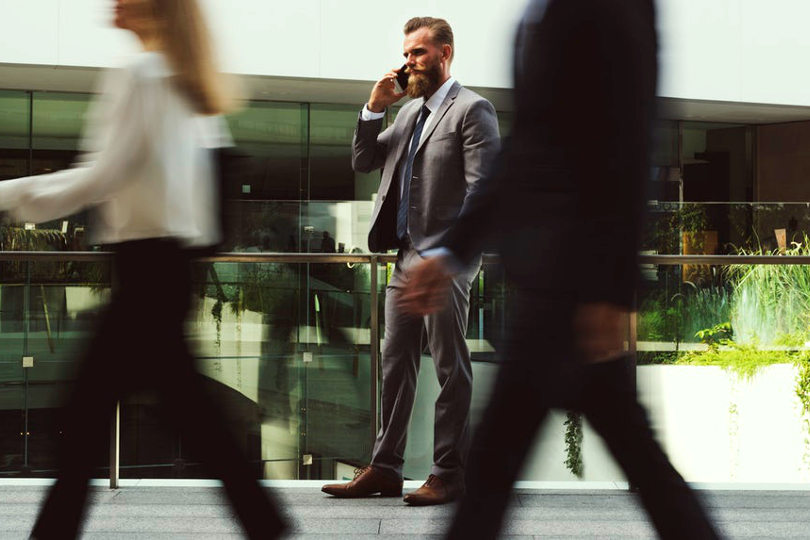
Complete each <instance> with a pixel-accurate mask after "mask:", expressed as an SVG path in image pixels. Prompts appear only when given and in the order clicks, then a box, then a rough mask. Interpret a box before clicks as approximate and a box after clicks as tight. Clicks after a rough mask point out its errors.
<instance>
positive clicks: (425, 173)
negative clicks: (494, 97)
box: [352, 82, 500, 252]
mask: <svg viewBox="0 0 810 540" xmlns="http://www.w3.org/2000/svg"><path fill="white" fill-rule="evenodd" d="M422 103H423V100H421V99H416V100H413V101H410V102H408V103H406V104H405V105H404V106H403V107H402V110H401V111H400V112H399V114H398V115H397V117H396V120H395V121H394V123H393V125H391V126H389V127H388V129H386V130H385V131H383V132H382V133H380V130H381V129H382V123H383V120H382V119H379V120H371V121H368V122H364V121H362V120H359V121H358V124H357V129H356V130H355V133H354V141H353V143H352V167H354V170H355V171H358V172H371V171H373V170H375V169H379V168H380V167H382V169H383V171H382V180H381V182H380V189H379V190H378V193H377V201H376V203H375V205H374V212H373V214H372V218H371V230H370V231H369V235H368V246H369V249H371V251H374V252H379V251H386V250H389V249H393V248H398V247H400V246H399V240H398V239H397V237H396V214H397V202H398V199H399V174H400V172H399V171H400V167H401V166H404V162H405V158H406V157H407V154H408V150H409V148H408V146H409V144H408V143H409V142H410V139H411V135H412V134H413V130H414V126H415V125H416V119H417V117H418V115H419V109H420V107H421V106H422ZM434 114H435V115H436V116H435V117H434V119H433V121H432V122H431V124H430V125H429V126H428V128H427V129H426V131H425V132H424V133H423V134H422V141H421V143H420V145H419V149H418V150H417V153H416V157H415V158H414V163H413V175H412V179H411V188H410V189H411V191H410V207H411V208H410V210H409V212H408V229H409V231H410V236H411V241H412V242H413V245H414V247H415V248H416V249H417V250H418V251H423V250H426V249H430V248H433V247H439V246H441V245H443V243H442V237H443V236H444V234H445V233H446V232H447V230H448V229H449V228H450V226H451V225H452V224H453V222H454V221H455V219H456V218H457V217H458V215H459V214H460V213H461V212H462V209H464V208H465V206H467V205H469V204H472V202H474V200H475V198H476V196H477V195H478V188H479V185H480V182H481V180H482V179H483V178H484V177H485V176H486V174H487V172H488V170H489V168H490V166H491V165H492V162H493V160H494V159H495V156H496V155H497V154H498V151H499V148H500V137H499V135H498V119H497V116H496V114H495V108H494V107H493V106H492V104H491V103H490V102H489V101H487V100H486V99H484V98H482V97H481V96H479V95H478V94H476V93H475V92H473V91H472V90H468V89H466V88H464V87H462V86H461V85H460V84H459V83H458V82H456V83H455V84H454V85H453V86H452V87H451V88H450V91H449V92H448V94H447V97H446V98H445V100H444V102H443V103H442V104H441V106H440V107H439V109H438V110H437V111H436V112H435V113H434Z"/></svg>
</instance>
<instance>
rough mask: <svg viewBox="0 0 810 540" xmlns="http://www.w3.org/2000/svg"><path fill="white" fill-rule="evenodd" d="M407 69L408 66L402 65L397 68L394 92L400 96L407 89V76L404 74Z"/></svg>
mask: <svg viewBox="0 0 810 540" xmlns="http://www.w3.org/2000/svg"><path fill="white" fill-rule="evenodd" d="M407 68H408V64H405V65H403V66H402V67H401V68H399V71H398V72H397V78H396V79H394V90H396V92H397V94H401V93H402V92H404V91H405V89H406V88H408V77H409V75H408V74H407V73H406V72H405V70H406V69H407Z"/></svg>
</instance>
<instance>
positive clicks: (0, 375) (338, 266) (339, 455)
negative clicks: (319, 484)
mask: <svg viewBox="0 0 810 540" xmlns="http://www.w3.org/2000/svg"><path fill="white" fill-rule="evenodd" d="M395 259H396V257H395V256H393V255H364V254H355V255H350V254H295V253H269V254H262V253H231V254H223V255H220V256H217V257H213V258H211V259H208V260H202V261H199V262H197V263H195V267H194V291H195V303H194V307H193V310H192V313H191V314H190V316H189V319H188V322H187V333H188V337H189V341H190V343H191V345H192V349H193V351H194V354H195V356H196V357H197V359H198V362H199V368H200V370H201V372H202V373H203V374H204V375H205V376H206V377H207V380H208V382H209V383H210V384H209V386H210V388H209V389H210V391H211V392H212V394H213V395H214V396H215V397H216V399H218V400H219V402H221V404H222V407H223V410H225V411H226V413H227V415H228V417H229V420H230V425H231V427H232V428H233V430H234V432H235V434H236V436H237V438H238V439H239V440H240V441H242V442H243V445H244V450H245V452H246V453H247V455H248V456H249V458H250V459H251V461H252V462H253V463H255V464H256V474H257V476H258V477H261V478H269V479H272V478H284V479H288V478H295V479H307V478H312V479H317V478H333V477H335V476H339V475H340V474H341V473H340V472H339V471H341V470H350V469H351V468H353V467H355V466H357V465H359V464H362V463H365V462H367V461H368V460H369V458H370V454H371V448H372V445H373V441H374V436H375V434H376V431H377V429H378V421H377V417H378V405H377V400H378V394H379V369H378V366H379V363H380V348H381V342H382V340H384V338H385V336H384V320H383V313H384V310H383V309H382V306H383V303H384V298H385V285H386V283H387V278H388V276H389V275H390V272H391V271H392V267H393V263H394V262H395ZM156 264H159V261H156ZM484 268H485V269H484V270H483V271H482V272H481V273H480V274H479V276H478V278H477V279H476V280H475V283H474V286H473V294H472V301H471V315H470V325H469V331H468V344H469V347H470V349H471V351H472V355H473V359H474V360H475V361H476V363H480V364H481V365H482V366H490V365H491V363H492V362H493V361H494V359H495V349H496V346H495V343H496V341H497V340H498V339H499V336H500V335H502V333H503V310H504V303H505V302H504V290H505V287H504V286H503V283H502V278H501V277H500V272H499V270H500V269H499V266H498V265H497V264H487V265H485V267H484ZM490 274H491V277H490ZM111 280H113V281H114V276H111V275H110V269H109V255H108V254H107V253H103V252H95V253H93V252H0V415H2V417H3V421H2V423H0V425H2V428H1V429H2V430H3V432H2V441H3V442H2V447H0V477H2V476H15V475H25V476H45V477H47V476H50V475H52V474H53V473H54V466H55V460H54V456H55V451H56V443H57V441H58V439H59V430H60V426H59V413H58V410H59V405H60V403H61V402H62V399H63V397H64V395H65V394H66V393H67V392H68V391H69V390H70V388H71V385H72V381H73V379H74V375H75V373H74V370H75V365H76V362H77V360H78V358H79V357H80V353H81V351H82V349H83V346H84V345H85V341H86V340H87V338H88V336H90V335H91V334H92V332H93V329H94V327H95V325H96V323H97V322H98V318H99V316H100V313H101V311H102V308H103V306H104V304H105V303H106V301H107V299H108V298H109V294H110V282H111ZM155 309H160V306H155ZM478 361H480V362H478ZM425 362H426V365H425V370H423V373H424V374H427V375H428V377H430V374H431V373H433V371H434V370H433V367H432V365H431V366H428V363H430V364H432V361H431V360H430V358H429V356H425ZM481 369H484V370H487V369H489V370H491V369H494V367H482V368H481ZM155 376H156V377H159V376H160V374H155ZM433 378H435V377H433ZM431 384H433V385H436V383H435V381H433V382H430V380H429V381H428V382H425V383H423V384H422V386H421V387H420V388H423V389H422V390H420V393H421V396H422V398H424V399H427V400H429V401H431V403H432V399H430V397H429V396H430V395H431V394H434V399H435V392H434V389H431V386H430V385H431ZM178 391H182V390H180V389H179V390H178ZM435 391H436V392H437V391H438V388H436V389H435ZM424 399H421V398H420V403H421V402H422V401H424ZM431 407H432V405H431ZM113 436H114V438H115V439H117V440H118V446H119V452H118V455H117V456H115V459H113V463H112V464H110V463H108V462H106V461H101V462H99V464H98V465H99V470H98V471H97V474H98V475H99V476H104V477H106V475H108V474H113V475H114V476H115V478H118V477H120V478H197V477H206V476H207V473H206V471H205V470H203V469H202V467H201V466H200V465H199V461H198V460H197V459H196V457H195V455H194V453H193V449H189V448H187V446H186V445H184V441H183V440H182V438H181V437H180V436H179V434H178V432H177V431H176V430H173V429H171V428H169V429H167V427H166V426H165V425H164V422H163V419H162V415H161V410H160V409H159V407H158V406H157V403H156V402H155V399H154V396H152V395H149V394H143V395H140V394H139V395H133V396H129V397H128V398H127V399H126V400H125V401H124V402H123V403H121V405H120V416H119V419H118V421H117V423H116V427H115V432H114V433H113ZM413 441H414V442H413V444H412V445H411V446H412V447H413V446H414V445H416V447H418V445H419V441H420V437H414V438H413ZM416 447H414V449H412V450H409V451H413V452H417V451H419V450H418V449H416ZM411 461H412V463H414V464H415V463H417V461H416V460H411Z"/></svg>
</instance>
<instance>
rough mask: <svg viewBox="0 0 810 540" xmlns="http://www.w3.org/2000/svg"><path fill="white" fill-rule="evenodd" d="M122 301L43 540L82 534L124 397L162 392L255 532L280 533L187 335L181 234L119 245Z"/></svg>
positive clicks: (88, 370) (69, 410) (42, 522)
mask: <svg viewBox="0 0 810 540" xmlns="http://www.w3.org/2000/svg"><path fill="white" fill-rule="evenodd" d="M114 276H115V278H116V279H117V282H116V287H115V288H114V291H113V296H112V301H111V303H110V305H109V307H108V309H107V313H106V315H105V316H104V317H103V318H102V320H101V323H100V326H99V328H98V331H97V333H96V334H95V337H94V338H93V340H92V342H91V343H90V347H89V350H88V351H87V353H86V357H85V358H84V361H83V363H82V364H81V366H80V371H79V376H78V379H77V381H76V385H75V389H74V391H73V393H72V395H71V398H70V399H69V401H68V403H67V405H66V407H65V409H64V415H65V418H64V424H63V431H64V435H63V438H62V441H61V443H62V446H61V448H60V454H59V461H58V464H59V471H58V474H57V479H56V483H55V484H54V486H53V488H52V489H51V490H50V492H49V493H48V497H47V500H46V501H45V503H44V505H43V506H42V509H41V511H40V514H39V517H38V518H37V522H36V525H35V527H34V532H33V533H32V534H33V536H35V537H36V538H38V539H46V538H47V539H50V538H75V537H77V536H78V535H79V533H80V531H81V526H82V521H83V516H84V513H85V507H86V501H87V494H88V480H89V479H90V477H91V474H92V469H93V463H94V457H95V456H96V455H97V453H98V452H97V449H100V448H105V447H106V445H107V444H108V439H107V434H108V433H109V430H108V426H109V422H110V418H111V415H112V411H113V410H114V406H115V403H116V402H117V401H119V400H121V399H122V398H124V397H125V396H127V395H128V394H131V393H133V392H136V391H141V390H154V391H156V392H157V395H158V397H159V399H160V402H161V404H162V406H163V407H164V409H165V412H166V413H167V416H168V417H169V419H170V420H172V421H173V423H174V424H175V425H176V426H177V427H178V428H180V430H181V433H182V435H183V436H184V438H185V439H186V440H188V441H189V443H190V444H191V445H192V446H193V447H194V449H195V450H196V453H197V454H198V455H199V456H200V457H201V458H202V460H203V461H204V462H205V464H206V466H207V467H208V469H209V471H210V472H211V473H212V474H214V475H216V476H217V477H219V478H220V479H222V481H223V484H224V487H225V491H226V493H227V495H228V497H229V499H230V501H231V503H232V504H233V507H234V509H235V511H236V514H237V516H238V517H239V519H240V520H241V521H242V524H243V526H244V529H245V532H246V533H247V535H248V536H249V537H250V538H276V537H278V536H279V535H280V532H281V530H282V529H283V520H282V518H281V516H280V515H279V512H278V510H277V508H276V506H275V505H274V504H273V502H272V501H271V499H270V496H269V494H268V493H267V492H266V491H265V490H263V489H262V487H261V486H260V484H259V483H258V481H257V480H256V478H255V474H254V472H253V470H252V469H251V467H250V465H249V463H248V462H247V460H246V459H245V457H244V456H243V454H242V452H241V450H240V449H239V447H238V445H237V443H236V441H235V440H234V438H233V436H232V435H231V434H230V432H229V430H228V429H227V427H226V424H225V419H224V418H223V417H222V416H221V414H220V412H219V409H218V408H217V407H216V406H215V404H214V403H212V402H211V401H210V399H209V398H208V396H207V395H206V394H205V392H204V389H203V378H202V375H200V374H199V373H197V371H196V370H195V366H194V359H193V357H192V356H191V354H190V352H189V350H188V348H187V345H186V342H185V339H184V337H183V333H184V330H183V322H184V320H185V316H186V314H187V312H188V310H189V307H190V300H191V280H190V274H189V256H188V254H187V253H186V252H185V251H184V250H182V249H181V248H180V247H179V246H178V244H177V243H176V242H174V241H171V240H143V241H136V242H127V243H123V244H119V245H118V246H116V248H115V256H114Z"/></svg>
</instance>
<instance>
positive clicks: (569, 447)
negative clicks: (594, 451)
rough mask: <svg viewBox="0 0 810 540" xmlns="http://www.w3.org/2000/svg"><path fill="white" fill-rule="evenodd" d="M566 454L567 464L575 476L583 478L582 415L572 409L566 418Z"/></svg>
mask: <svg viewBox="0 0 810 540" xmlns="http://www.w3.org/2000/svg"><path fill="white" fill-rule="evenodd" d="M565 454H566V458H565V466H566V467H567V468H568V470H569V471H571V472H572V473H573V474H574V476H576V477H577V478H582V477H583V475H584V465H583V463H582V415H581V414H577V413H574V412H570V411H569V412H568V414H567V416H566V420H565Z"/></svg>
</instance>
